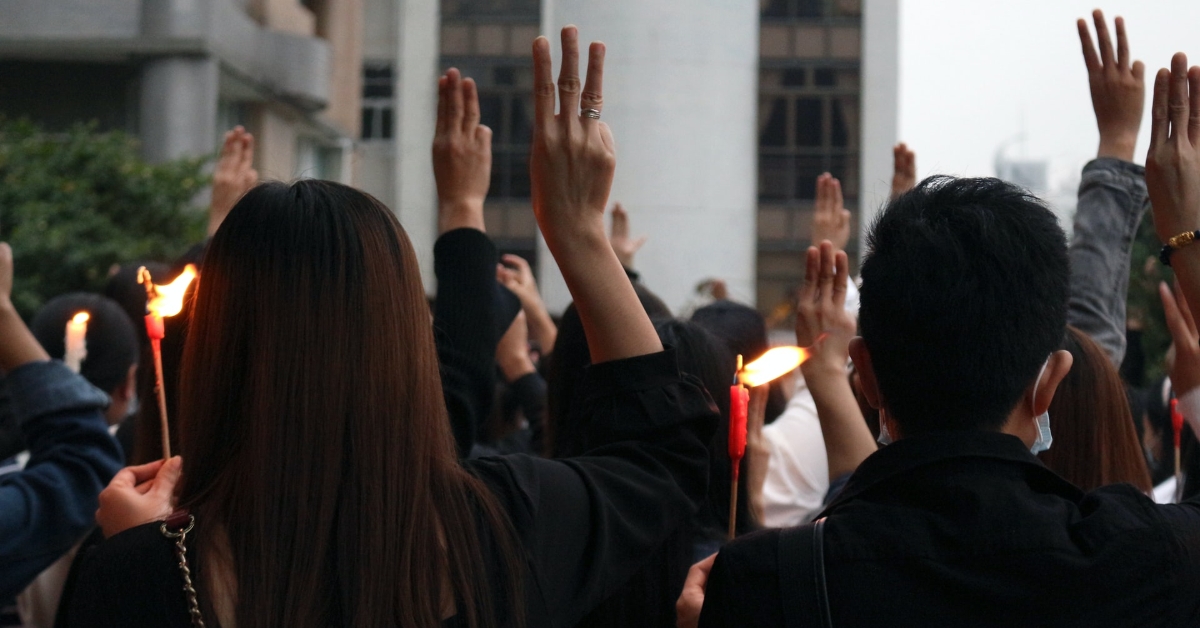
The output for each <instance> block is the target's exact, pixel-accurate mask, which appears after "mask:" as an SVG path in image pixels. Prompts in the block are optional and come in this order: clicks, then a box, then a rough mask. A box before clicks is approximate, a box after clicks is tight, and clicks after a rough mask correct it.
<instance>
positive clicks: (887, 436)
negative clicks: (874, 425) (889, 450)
mask: <svg viewBox="0 0 1200 628" xmlns="http://www.w3.org/2000/svg"><path fill="white" fill-rule="evenodd" d="M875 442H877V443H879V444H880V445H884V446H887V445H891V444H892V442H893V441H892V433H891V432H890V431H889V430H888V426H887V421H884V420H883V410H880V411H879V437H878V438H876V439H875Z"/></svg>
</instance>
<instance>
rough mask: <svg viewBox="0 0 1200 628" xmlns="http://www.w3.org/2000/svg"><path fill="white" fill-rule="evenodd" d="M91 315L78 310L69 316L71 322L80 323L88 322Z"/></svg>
mask: <svg viewBox="0 0 1200 628" xmlns="http://www.w3.org/2000/svg"><path fill="white" fill-rule="evenodd" d="M89 318H91V316H90V315H89V314H88V313H87V312H80V313H78V314H76V315H75V316H73V317H72V318H71V322H72V323H73V324H75V325H82V324H84V323H86V322H88V319H89Z"/></svg>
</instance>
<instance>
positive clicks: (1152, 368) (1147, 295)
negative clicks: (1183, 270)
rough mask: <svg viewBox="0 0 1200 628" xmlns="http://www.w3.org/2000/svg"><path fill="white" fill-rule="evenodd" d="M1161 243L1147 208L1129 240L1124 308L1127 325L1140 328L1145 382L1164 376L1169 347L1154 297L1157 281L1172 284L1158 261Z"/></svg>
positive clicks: (1159, 303) (1159, 302)
mask: <svg viewBox="0 0 1200 628" xmlns="http://www.w3.org/2000/svg"><path fill="white" fill-rule="evenodd" d="M1160 248H1162V243H1160V242H1159V241H1158V235H1157V234H1156V233H1155V232H1154V219H1153V217H1152V216H1151V215H1150V212H1149V211H1148V210H1147V211H1146V215H1145V216H1144V217H1143V219H1142V224H1141V225H1139V226H1138V231H1137V235H1136V236H1135V237H1134V240H1133V251H1132V254H1131V255H1130V264H1129V296H1128V297H1127V300H1126V308H1127V312H1128V318H1129V321H1130V324H1132V325H1141V327H1142V350H1143V351H1145V356H1146V379H1147V382H1146V383H1147V384H1149V383H1150V382H1152V381H1154V380H1155V379H1156V378H1158V377H1162V376H1163V375H1166V362H1165V361H1164V356H1165V355H1166V353H1167V347H1169V346H1171V332H1170V330H1168V329H1167V319H1166V318H1165V316H1164V314H1163V307H1162V300H1160V299H1159V296H1158V283H1159V282H1160V281H1165V282H1167V285H1172V282H1173V281H1174V280H1175V279H1174V277H1175V275H1174V273H1172V272H1171V269H1170V268H1169V267H1166V266H1163V265H1162V264H1160V263H1159V262H1158V251H1159V249H1160Z"/></svg>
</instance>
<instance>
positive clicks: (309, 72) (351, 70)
mask: <svg viewBox="0 0 1200 628" xmlns="http://www.w3.org/2000/svg"><path fill="white" fill-rule="evenodd" d="M362 23H363V18H362V6H361V0H336V1H334V0H9V1H7V2H3V3H0V77H3V78H2V79H0V113H3V114H5V115H8V116H13V117H16V116H25V117H29V118H30V119H32V120H34V121H36V122H39V123H41V124H43V125H45V126H47V127H48V128H51V129H53V128H61V127H64V126H66V125H69V124H72V123H74V122H76V121H87V120H96V121H97V122H98V124H99V126H100V128H102V129H121V130H125V131H128V132H130V133H132V134H134V135H136V136H137V137H139V138H140V140H141V142H142V147H143V152H144V155H145V156H146V157H147V158H148V159H150V160H152V161H163V160H168V159H172V158H176V157H181V156H198V155H206V154H212V153H214V152H215V151H216V150H217V149H218V148H219V146H220V140H221V136H222V135H223V133H224V131H225V130H226V129H228V128H231V127H232V126H234V125H236V124H242V125H244V126H246V127H247V128H248V129H249V130H250V131H251V132H252V133H254V135H255V136H256V138H257V140H258V142H257V148H256V153H257V154H256V155H255V162H256V166H257V168H258V170H259V172H260V174H261V175H262V176H263V177H266V178H277V179H284V180H287V179H292V178H295V177H298V176H312V177H320V178H327V179H334V180H342V181H346V182H350V181H352V180H353V173H352V171H351V167H352V165H351V161H350V159H349V156H350V154H351V149H352V142H353V140H354V139H355V138H357V137H358V135H359V123H360V95H359V94H360V91H361V88H360V82H361V76H362V71H361V68H362V61H361V59H362V54H361V41H362V35H361V30H362Z"/></svg>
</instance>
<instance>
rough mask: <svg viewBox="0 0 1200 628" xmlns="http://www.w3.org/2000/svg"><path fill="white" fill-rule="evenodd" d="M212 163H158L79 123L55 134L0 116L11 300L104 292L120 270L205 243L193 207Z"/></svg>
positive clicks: (127, 139) (1, 203)
mask: <svg viewBox="0 0 1200 628" xmlns="http://www.w3.org/2000/svg"><path fill="white" fill-rule="evenodd" d="M206 161H207V158H197V159H182V160H178V161H173V162H170V163H164V164H158V165H152V164H148V163H146V162H145V161H143V160H142V159H141V157H140V156H139V154H138V144H137V140H136V139H134V138H133V137H131V136H129V135H127V134H125V133H121V132H117V131H109V132H99V131H97V130H96V126H95V125H94V124H78V125H76V126H74V127H72V128H71V129H70V130H68V131H66V132H65V133H50V132H47V131H45V130H43V129H41V128H39V127H38V126H36V125H34V124H32V123H30V122H27V121H22V120H7V119H4V118H2V117H0V240H4V241H7V242H8V243H9V244H10V245H12V248H13V257H14V264H15V266H16V277H15V281H14V283H15V285H14V289H13V303H14V305H16V307H17V310H18V311H19V312H20V313H21V315H22V316H24V317H25V318H26V319H28V318H29V317H30V316H31V315H32V314H33V312H34V311H35V310H36V309H37V308H38V307H40V306H41V304H42V303H44V302H45V301H46V300H47V299H50V298H52V297H54V296H56V295H59V294H62V293H65V292H69V291H73V290H90V291H99V290H101V289H102V288H103V286H104V282H105V281H106V279H107V276H108V271H109V269H110V268H111V267H112V266H113V264H121V263H127V262H133V261H138V260H163V261H169V260H173V259H175V258H176V257H178V256H179V255H181V254H182V253H183V252H184V251H186V250H187V248H188V246H190V245H192V244H195V243H197V242H200V241H201V240H202V238H203V237H204V215H203V212H201V211H197V210H196V208H194V207H192V205H193V199H194V198H195V196H196V194H197V193H198V192H199V191H200V190H201V189H202V188H203V187H204V186H205V185H207V183H208V181H207V178H206V176H205V175H204V172H203V170H204V164H205V162H206Z"/></svg>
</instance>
